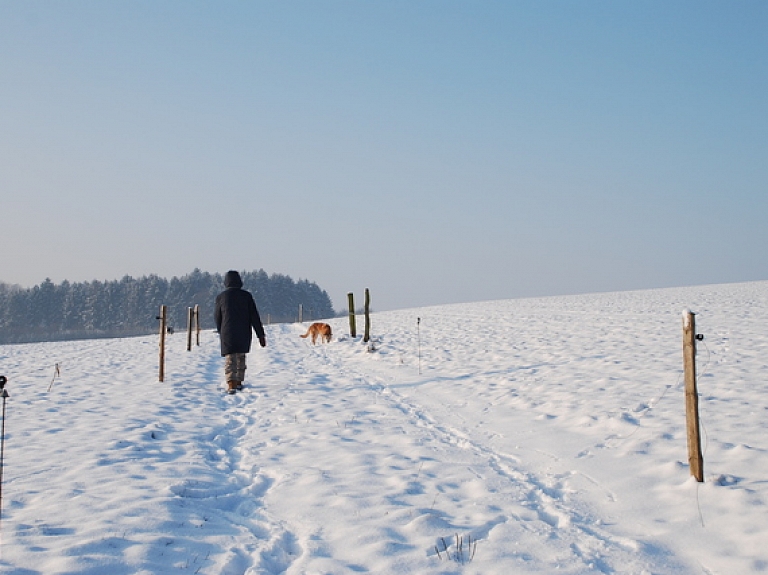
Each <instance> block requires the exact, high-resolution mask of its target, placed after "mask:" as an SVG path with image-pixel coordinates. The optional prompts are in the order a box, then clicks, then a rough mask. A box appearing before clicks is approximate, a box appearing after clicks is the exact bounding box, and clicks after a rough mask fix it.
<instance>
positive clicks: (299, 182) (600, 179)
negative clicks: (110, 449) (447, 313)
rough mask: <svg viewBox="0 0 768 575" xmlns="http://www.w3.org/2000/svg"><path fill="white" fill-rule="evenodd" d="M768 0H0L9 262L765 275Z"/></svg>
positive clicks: (39, 272)
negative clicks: (634, 0)
mask: <svg viewBox="0 0 768 575" xmlns="http://www.w3.org/2000/svg"><path fill="white" fill-rule="evenodd" d="M766 29H768V3H765V2H762V1H754V2H738V1H735V2H671V3H670V2H666V1H663V2H661V1H660V2H655V1H643V2H607V1H594V2H586V1H557V2H555V1H552V2H548V1H543V2H542V1H535V2H533V1H531V2H514V1H512V2H483V1H478V2H469V1H467V2H451V1H444V0H440V1H425V2H418V1H416V2H411V1H409V2H398V1H387V2H373V1H371V2H353V1H328V2H317V1H312V2H300V1H296V2H277V1H273V2H180V1H165V2H142V1H138V2H109V1H92V2H77V1H74V2H42V1H29V2H16V1H7V0H0V218H2V222H1V223H2V231H1V232H0V246H1V248H0V281H3V282H6V283H14V284H20V285H23V286H31V285H35V284H38V283H40V282H42V281H43V280H44V279H45V278H51V279H52V280H53V281H54V282H57V283H58V282H60V281H62V280H64V279H67V280H70V281H87V280H93V279H99V280H105V279H119V278H121V277H122V276H124V275H126V274H127V275H132V276H134V277H139V276H142V275H146V274H151V273H155V274H158V275H161V276H165V277H171V276H173V275H183V274H185V273H188V272H190V271H192V270H193V269H194V268H200V269H202V270H205V271H210V272H222V273H223V272H225V271H226V270H228V269H231V268H234V269H240V270H252V269H259V268H263V269H265V270H266V271H267V272H269V273H274V272H277V273H284V274H288V275H291V276H292V277H293V278H294V279H300V278H302V279H309V280H311V281H316V282H317V283H318V284H319V285H320V286H321V287H322V288H324V289H326V290H327V291H328V292H329V294H330V295H331V297H332V299H333V301H334V304H335V305H336V307H337V308H338V309H341V308H342V307H343V306H344V305H345V301H346V298H345V296H346V293H347V292H349V291H352V292H355V293H356V294H359V299H360V300H362V291H363V290H364V288H366V287H368V288H370V289H371V294H372V305H373V307H374V309H379V310H385V309H395V308H407V307H416V306H422V305H431V304H442V303H453V302H466V301H479V300H489V299H505V298H517V297H529V296H546V295H556V294H571V293H585V292H596V291H616V290H633V289H645V288H655V287H668V286H682V285H697V284H706V283H726V282H740V281H750V280H765V279H768V256H766V255H765V250H766V246H768V231H767V230H766V217H768V97H766V95H767V94H768V34H766V33H765V30H766Z"/></svg>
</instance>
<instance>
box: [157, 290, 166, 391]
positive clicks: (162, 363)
mask: <svg viewBox="0 0 768 575" xmlns="http://www.w3.org/2000/svg"><path fill="white" fill-rule="evenodd" d="M167 316H168V306H164V305H161V306H160V315H159V316H157V319H159V320H160V376H159V378H158V379H159V381H163V380H164V379H165V331H166V329H167V326H166V321H167Z"/></svg>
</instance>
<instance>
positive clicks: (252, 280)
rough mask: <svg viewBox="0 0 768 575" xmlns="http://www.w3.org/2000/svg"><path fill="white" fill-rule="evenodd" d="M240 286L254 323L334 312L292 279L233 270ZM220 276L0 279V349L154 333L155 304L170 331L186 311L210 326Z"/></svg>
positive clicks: (322, 297) (317, 292)
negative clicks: (26, 283)
mask: <svg viewBox="0 0 768 575" xmlns="http://www.w3.org/2000/svg"><path fill="white" fill-rule="evenodd" d="M240 275H241V277H242V279H243V289H246V290H248V291H250V292H251V293H252V294H253V297H254V299H255V300H256V306H257V307H258V309H259V314H260V315H261V320H262V322H263V323H264V324H265V325H266V324H268V323H285V322H291V321H296V320H297V319H298V316H299V309H300V308H301V310H302V318H303V319H304V320H305V321H306V320H314V319H321V318H329V317H333V316H334V315H335V312H334V310H333V305H332V302H331V298H330V297H329V296H328V294H327V293H326V292H325V291H324V290H322V289H320V288H319V287H318V286H317V284H316V283H314V282H309V281H307V280H299V281H294V280H293V279H291V277H290V276H286V275H282V274H271V275H268V274H267V273H266V272H265V271H264V270H262V269H260V270H257V271H252V272H240ZM223 289H224V278H223V276H222V275H221V274H218V273H217V274H210V273H207V272H202V271H200V270H199V269H195V270H194V271H193V272H192V273H190V274H187V275H185V276H183V277H173V278H171V279H170V280H167V279H165V278H161V277H158V276H156V275H149V276H144V277H141V278H139V279H134V278H132V277H130V276H125V277H123V279H121V280H114V281H104V282H101V281H91V282H82V283H70V282H68V281H66V280H65V281H63V282H62V283H60V284H54V283H53V282H52V281H51V280H50V279H46V280H45V281H44V282H43V283H41V284H40V285H36V286H34V287H32V288H20V287H18V286H11V285H8V284H4V283H1V282H0V344H9V343H29V342H39V341H60V340H69V339H88V338H99V337H128V336H135V335H146V334H149V333H152V332H155V331H157V329H158V327H159V321H158V315H159V313H160V306H161V305H166V306H168V311H167V322H168V326H169V327H170V328H174V329H175V330H178V331H182V330H186V326H187V316H188V309H189V308H190V307H194V306H195V305H199V306H200V308H199V309H200V327H201V329H213V328H214V321H213V308H214V300H215V298H216V295H217V294H218V293H219V292H221V291H222V290H223Z"/></svg>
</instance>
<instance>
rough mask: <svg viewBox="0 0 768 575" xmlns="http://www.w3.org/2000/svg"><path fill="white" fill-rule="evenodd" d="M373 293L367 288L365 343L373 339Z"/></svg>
mask: <svg viewBox="0 0 768 575" xmlns="http://www.w3.org/2000/svg"><path fill="white" fill-rule="evenodd" d="M370 308H371V293H370V292H369V291H368V288H365V335H364V336H363V341H365V342H367V341H368V340H370V339H371V314H370Z"/></svg>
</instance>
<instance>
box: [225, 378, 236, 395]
mask: <svg viewBox="0 0 768 575" xmlns="http://www.w3.org/2000/svg"><path fill="white" fill-rule="evenodd" d="M237 385H238V382H237V381H235V380H233V379H230V380H229V381H228V382H227V393H229V394H233V393H235V392H236V391H237V390H238V389H239V388H238V387H237Z"/></svg>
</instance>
